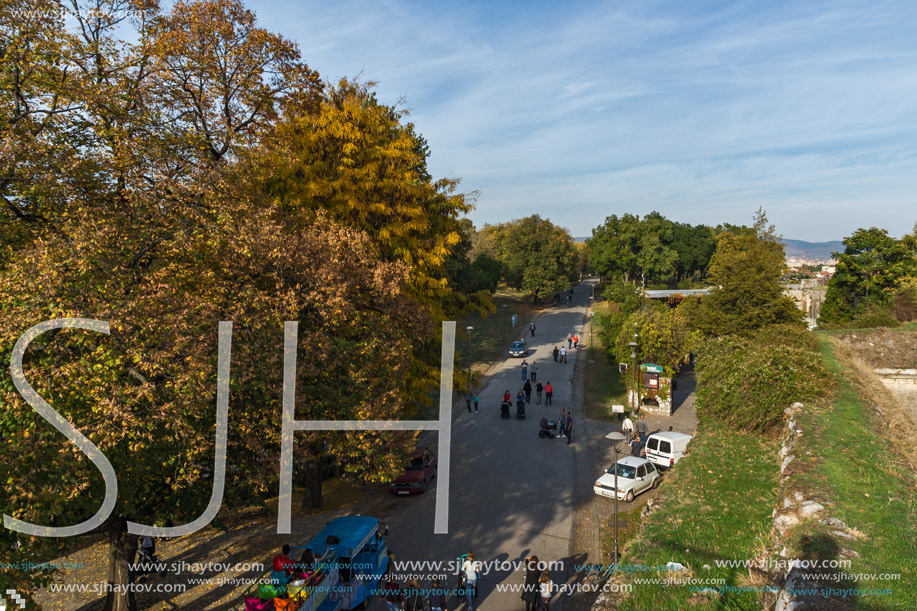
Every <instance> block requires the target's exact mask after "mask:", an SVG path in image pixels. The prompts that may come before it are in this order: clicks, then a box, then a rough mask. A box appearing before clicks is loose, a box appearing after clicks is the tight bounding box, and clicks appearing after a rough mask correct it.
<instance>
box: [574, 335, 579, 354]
mask: <svg viewBox="0 0 917 611" xmlns="http://www.w3.org/2000/svg"><path fill="white" fill-rule="evenodd" d="M578 343H579V335H576V334H574V335H573V349H574V350H576V345H577V344H578Z"/></svg>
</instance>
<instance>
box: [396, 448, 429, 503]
mask: <svg viewBox="0 0 917 611" xmlns="http://www.w3.org/2000/svg"><path fill="white" fill-rule="evenodd" d="M434 477H436V455H435V454H433V452H431V451H430V449H429V448H417V449H416V450H414V452H412V453H411V457H410V459H408V464H407V465H406V466H405V469H404V475H402V476H400V477H399V478H398V479H396V480H395V481H393V482H392V483H391V484H389V485H388V491H389V492H391V493H392V494H419V493H421V492H425V491H426V489H427V482H429V481H430V480H431V479H433V478H434Z"/></svg>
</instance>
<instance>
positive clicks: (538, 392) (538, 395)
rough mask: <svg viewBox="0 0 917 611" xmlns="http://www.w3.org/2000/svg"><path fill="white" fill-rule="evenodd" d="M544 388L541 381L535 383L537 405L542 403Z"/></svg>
mask: <svg viewBox="0 0 917 611" xmlns="http://www.w3.org/2000/svg"><path fill="white" fill-rule="evenodd" d="M543 390H544V385H543V384H542V383H541V382H539V383H538V384H535V405H541V392H542V391H543Z"/></svg>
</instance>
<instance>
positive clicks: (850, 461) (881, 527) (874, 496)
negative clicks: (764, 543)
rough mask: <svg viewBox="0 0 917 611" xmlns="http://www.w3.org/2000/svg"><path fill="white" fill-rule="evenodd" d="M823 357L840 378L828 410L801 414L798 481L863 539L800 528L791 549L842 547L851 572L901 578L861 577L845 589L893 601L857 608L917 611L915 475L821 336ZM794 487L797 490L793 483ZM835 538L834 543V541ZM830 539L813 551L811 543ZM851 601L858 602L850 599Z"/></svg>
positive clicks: (823, 553) (827, 553)
mask: <svg viewBox="0 0 917 611" xmlns="http://www.w3.org/2000/svg"><path fill="white" fill-rule="evenodd" d="M821 351H822V354H823V356H824V358H825V362H826V363H827V365H828V367H829V369H830V370H831V372H832V373H833V374H834V375H835V376H836V377H837V380H838V389H837V394H836V395H835V396H834V397H833V399H832V401H831V404H830V406H828V407H827V408H826V409H822V410H806V411H804V412H803V413H802V414H801V415H800V426H801V428H802V430H803V431H804V434H803V436H802V438H801V439H800V440H799V442H798V450H797V451H796V452H795V454H797V456H804V457H805V458H804V461H805V462H803V464H802V468H803V469H804V472H803V473H802V474H797V475H796V476H795V477H796V479H797V480H799V482H800V483H801V484H802V485H803V486H804V487H805V489H806V491H807V493H808V494H809V495H811V496H813V497H814V498H815V499H816V500H819V501H820V502H822V504H823V505H825V506H826V508H827V512H828V513H829V514H830V515H831V516H833V517H835V518H838V519H840V520H842V521H843V522H844V523H845V524H846V525H847V526H848V527H849V528H855V529H857V530H858V531H860V532H862V533H863V534H864V535H865V538H863V539H860V540H858V541H849V540H847V539H842V538H840V537H832V536H831V535H830V534H828V533H824V532H821V531H823V530H825V529H824V528H820V525H809V524H803V525H802V526H800V527H799V528H798V529H797V530H796V532H795V533H793V537H792V538H791V544H792V547H793V548H794V551H796V552H797V553H798V555H799V557H806V555H807V553H808V555H811V556H814V557H816V558H818V559H833V556H834V555H836V554H837V552H838V550H839V548H840V547H844V548H848V549H851V550H853V551H855V552H856V553H857V554H859V555H860V557H859V558H854V559H852V566H851V567H850V568H849V569H845V572H846V573H854V574H875V573H879V574H881V573H897V574H900V575H901V578H900V580H895V581H891V580H882V579H859V580H855V581H853V582H851V583H848V584H845V587H854V588H859V589H867V590H868V589H873V588H876V589H885V588H888V589H891V590H892V594H891V596H875V597H867V596H863V597H860V598H859V599H857V600H856V601H855V605H856V607H857V608H860V609H917V493H915V483H917V482H915V476H914V472H913V471H912V470H911V468H910V467H909V465H907V463H906V462H905V461H904V460H903V459H902V457H901V456H900V455H899V454H898V453H897V452H895V450H894V448H893V447H892V446H891V445H890V443H889V441H888V440H887V439H886V438H885V436H884V435H881V434H879V427H881V426H882V425H881V423H880V422H879V421H878V419H877V418H876V416H875V415H874V414H873V413H872V412H871V410H870V409H869V408H868V406H867V405H866V403H865V402H864V400H863V399H862V397H861V396H860V393H859V390H858V388H857V387H856V386H855V385H854V384H852V383H851V382H850V381H849V380H848V379H847V376H846V375H845V367H844V364H843V363H842V362H840V361H839V360H838V358H836V356H835V354H834V350H833V348H832V346H831V344H830V343H829V342H828V341H827V339H825V338H824V337H822V341H821ZM794 485H795V484H794ZM827 537H831V538H833V539H834V541H833V542H832V541H830V539H828V538H827ZM818 538H821V540H823V541H829V542H830V544H824V545H821V546H819V547H818V548H817V549H814V550H807V549H806V548H807V542H811V541H812V540H814V539H818ZM851 602H854V601H851Z"/></svg>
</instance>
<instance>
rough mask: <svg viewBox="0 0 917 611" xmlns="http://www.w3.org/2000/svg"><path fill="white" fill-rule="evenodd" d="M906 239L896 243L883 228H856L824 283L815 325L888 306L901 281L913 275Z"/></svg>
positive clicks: (915, 263)
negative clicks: (826, 288)
mask: <svg viewBox="0 0 917 611" xmlns="http://www.w3.org/2000/svg"><path fill="white" fill-rule="evenodd" d="M908 244H909V242H908V238H905V239H902V240H896V239H895V238H893V237H891V236H889V235H888V232H887V231H886V230H885V229H878V228H876V227H871V228H870V229H858V230H857V231H855V232H854V233H853V235H851V236H848V237H846V238H844V252H843V253H835V258H836V259H837V266H836V270H835V273H834V275H833V276H832V277H831V280H830V282H829V283H828V292H827V295H826V296H825V303H824V304H823V305H822V308H821V311H820V314H819V318H818V322H819V324H829V325H830V324H835V325H837V324H846V323H849V322H851V321H852V320H853V319H854V317H856V316H857V315H858V314H862V313H864V311H866V310H868V309H870V308H873V309H874V308H876V307H881V306H884V305H885V304H888V303H889V302H890V301H891V300H892V298H893V297H894V295H895V293H896V291H897V289H898V287H899V285H900V284H901V283H902V281H903V280H904V279H905V278H908V277H913V276H914V275H917V258H915V256H914V253H913V251H912V250H911V249H909V246H908Z"/></svg>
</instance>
